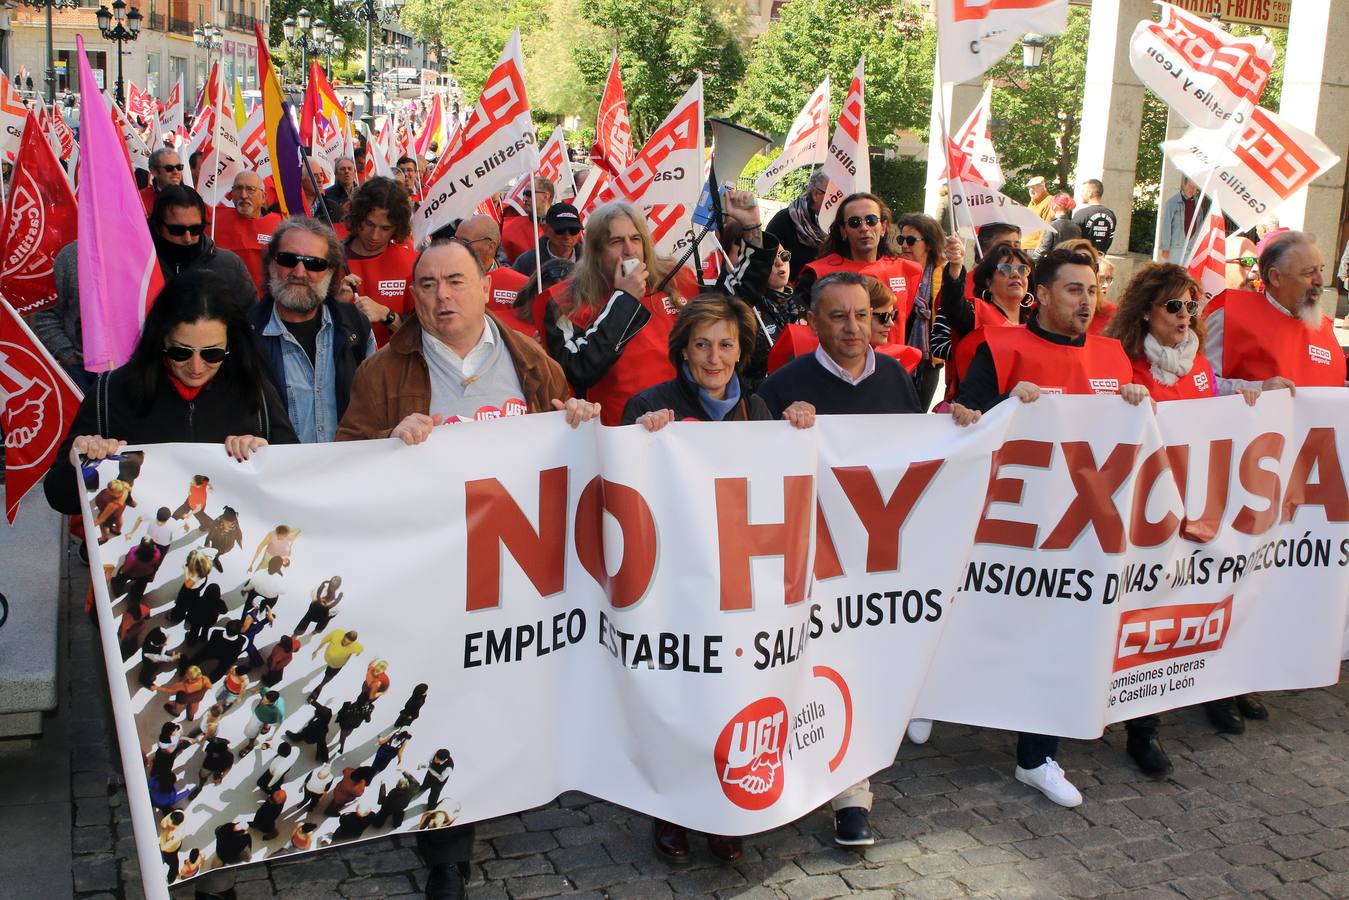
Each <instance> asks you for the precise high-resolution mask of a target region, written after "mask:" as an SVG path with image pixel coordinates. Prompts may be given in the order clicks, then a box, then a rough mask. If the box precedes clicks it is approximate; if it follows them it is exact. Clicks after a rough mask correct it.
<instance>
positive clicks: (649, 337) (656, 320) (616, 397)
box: [571, 292, 679, 425]
mask: <svg viewBox="0 0 1349 900" xmlns="http://www.w3.org/2000/svg"><path fill="white" fill-rule="evenodd" d="M642 305H643V306H645V307H646V308H647V310H648V311H650V313H651V318H650V319H649V320H648V321H647V323H646V324H645V325H643V326H642V327H641V329H640V330H639V331H638V332H637V333H636V334H635V335H633V336H632V337H631V338H630V339H629V340H628V342H627V344H626V345H624V347H623V351H622V353H621V354H619V357H618V359H617V360H615V361H614V364H613V365H611V366H610V367H609V371H607V372H605V373H604V375H603V376H601V378H600V380H599V381H597V382H595V383H594V384H593V385H591V386H590V388H589V389H588V390H587V391H586V392H585V396H586V399H587V400H589V401H591V402H592V403H598V404H600V421H601V422H602V423H603V424H605V425H620V424H622V421H623V407H624V406H625V405H627V402H628V400H630V399H631V398H632V396H633V395H634V394H637V393H640V392H641V391H644V390H646V389H647V388H649V387H651V386H652V385H656V384H660V383H662V382H665V381H669V380H670V379H672V378H674V377H675V370H674V366H672V365H670V331H671V330H672V329H673V328H674V321H675V317H676V316H678V315H679V307H677V306H676V305H675V303H674V301H673V300H671V299H670V297H669V295H668V294H666V293H664V292H661V293H659V294H647V295H646V296H645V297H643V298H642ZM601 309H602V307H601ZM598 313H599V309H596V308H595V307H585V308H583V309H578V310H574V311H573V313H572V316H571V323H572V326H573V327H574V328H576V329H577V330H578V331H584V330H585V329H587V328H589V327H590V325H591V323H592V322H593V321H594V319H595V316H596V315H597V314H598Z"/></svg>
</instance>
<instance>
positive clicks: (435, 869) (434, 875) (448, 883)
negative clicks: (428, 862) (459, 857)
mask: <svg viewBox="0 0 1349 900" xmlns="http://www.w3.org/2000/svg"><path fill="white" fill-rule="evenodd" d="M463 897H464V876H463V875H461V874H459V869H458V868H457V867H455V866H450V865H439V866H432V867H431V874H430V875H428V876H427V878H426V900H463Z"/></svg>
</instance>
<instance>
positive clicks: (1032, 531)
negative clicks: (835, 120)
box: [81, 389, 1349, 897]
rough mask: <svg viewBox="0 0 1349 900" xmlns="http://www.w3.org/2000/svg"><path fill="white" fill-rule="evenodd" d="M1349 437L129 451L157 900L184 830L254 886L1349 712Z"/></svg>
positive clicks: (1010, 431) (134, 735) (744, 815)
mask: <svg viewBox="0 0 1349 900" xmlns="http://www.w3.org/2000/svg"><path fill="white" fill-rule="evenodd" d="M1346 402H1349V398H1346V394H1345V392H1344V391H1342V390H1334V389H1305V390H1300V391H1298V394H1297V398H1296V400H1295V401H1294V399H1293V398H1291V397H1289V395H1288V394H1287V393H1286V392H1281V391H1280V392H1268V393H1266V394H1265V395H1264V396H1262V397H1261V398H1260V400H1259V402H1258V403H1257V405H1256V407H1255V408H1250V407H1247V406H1246V405H1245V404H1244V403H1243V401H1242V400H1241V399H1239V398H1234V397H1233V398H1222V399H1216V400H1201V401H1186V402H1178V403H1166V404H1162V405H1161V407H1160V409H1159V410H1158V411H1157V412H1156V413H1155V414H1154V412H1153V411H1152V410H1151V409H1150V408H1149V407H1148V406H1147V405H1144V406H1143V407H1142V408H1138V407H1129V406H1126V405H1125V404H1124V403H1123V401H1121V400H1120V399H1118V398H1110V397H1045V398H1043V399H1042V400H1040V401H1039V402H1037V403H1034V404H1030V405H1024V406H1023V405H1019V404H1015V403H1005V404H1003V405H1002V406H1001V407H999V408H998V409H996V410H994V411H993V412H992V413H991V414H990V415H988V416H986V417H985V418H984V420H983V421H982V422H980V423H979V424H977V425H976V426H973V427H971V428H968V429H957V428H956V427H955V426H954V425H952V424H951V422H950V421H949V419H947V418H946V417H939V416H903V417H896V416H889V417H887V416H871V417H868V416H847V417H845V416H832V417H830V416H825V417H821V418H820V420H819V423H818V424H817V425H816V427H815V428H813V429H808V430H800V431H798V430H793V429H792V428H790V427H789V426H787V425H786V424H785V423H781V422H754V423H737V424H722V423H717V424H701V423H695V424H682V423H676V424H675V425H672V426H670V427H668V428H666V429H664V430H662V431H660V432H657V433H654V434H652V433H648V432H646V431H645V430H642V429H641V428H638V427H629V428H601V427H599V426H597V425H591V424H588V425H585V426H583V427H581V428H580V429H576V430H573V429H570V428H567V427H566V426H565V424H564V422H563V420H562V417H561V416H560V415H558V414H549V415H537V416H507V417H505V418H502V419H500V420H497V421H491V422H482V423H472V424H460V425H453V426H448V427H444V428H439V429H437V430H436V432H435V434H433V435H432V437H431V438H430V440H429V441H428V442H427V443H425V444H422V445H420V446H416V447H405V446H403V445H402V444H401V443H399V442H397V441H369V442H363V443H355V444H327V445H319V446H304V447H271V448H267V449H265V450H264V451H262V452H261V453H259V454H258V455H257V456H255V457H254V458H253V459H251V460H250V461H249V462H247V463H243V464H239V463H236V462H233V461H231V460H229V459H227V457H226V456H225V454H224V452H223V449H222V448H220V447H216V446H204V445H191V446H190V445H156V446H148V447H143V448H126V449H125V450H124V451H123V452H122V454H121V458H120V459H110V460H108V461H105V462H103V463H102V464H100V465H98V466H95V467H89V468H86V469H85V470H84V471H83V472H82V473H81V477H82V479H83V480H82V486H83V489H84V490H85V494H86V497H87V500H88V504H87V508H86V511H85V527H86V531H87V532H88V533H89V534H90V535H102V536H104V537H105V538H106V539H105V541H104V542H103V543H101V544H100V543H98V542H96V541H90V555H91V565H92V567H93V570H94V572H95V574H96V575H97V576H98V577H96V578H95V579H94V587H95V593H96V597H97V601H98V608H99V617H100V622H101V626H102V636H103V645H104V651H105V656H106V659H107V661H108V663H107V664H108V673H109V682H110V684H111V685H112V698H113V703H114V708H115V713H116V720H117V728H118V740H119V742H120V746H121V750H122V756H123V760H124V768H125V773H126V780H127V792H128V797H129V805H130V809H131V813H132V818H133V821H134V824H135V830H136V835H137V843H138V846H139V848H140V856H141V865H142V870H143V877H144V882H145V885H146V890H147V894H148V895H150V896H156V897H163V896H167V894H166V892H165V889H164V880H165V878H166V875H167V873H168V871H169V869H168V867H167V866H166V864H165V860H164V857H162V856H161V853H160V845H159V843H158V833H159V831H160V829H162V828H170V827H173V828H176V829H177V832H178V836H179V837H181V841H182V843H181V849H180V853H182V854H183V855H186V854H187V853H188V852H190V851H191V850H192V849H199V850H201V851H202V854H203V856H205V857H206V858H207V859H208V860H209V861H210V865H214V864H216V861H217V854H216V851H217V849H219V848H218V844H217V835H221V834H226V833H227V832H228V831H229V830H230V829H232V828H234V827H235V826H237V827H238V828H240V829H243V830H245V831H247V833H248V834H249V835H250V841H249V843H248V845H247V847H246V850H245V852H243V853H242V854H240V853H238V852H237V851H236V852H235V854H233V855H231V854H229V853H228V852H227V853H226V856H227V857H228V858H227V859H225V860H224V863H225V864H233V863H235V862H248V861H259V860H263V859H275V858H277V857H278V856H282V855H286V854H293V853H296V852H298V851H296V850H295V845H296V842H295V840H293V835H295V834H296V832H297V831H301V832H303V829H304V828H305V826H312V827H311V828H310V829H309V831H308V832H303V833H302V834H301V839H302V842H305V839H306V838H308V839H311V840H307V843H308V845H310V846H313V847H322V846H325V845H326V844H328V843H345V842H348V841H352V840H358V839H369V838H377V837H380V836H383V835H387V834H389V833H391V832H395V831H408V830H414V829H418V828H429V827H438V826H442V825H446V824H451V823H468V822H473V821H479V820H483V819H488V818H491V817H494V816H499V815H503V814H507V813H511V812H515V811H519V810H523V809H528V808H531V807H534V806H538V805H540V804H543V803H546V802H548V801H550V800H552V799H553V798H554V797H556V796H557V795H558V794H559V793H560V792H562V791H564V790H579V791H585V792H588V793H590V794H593V795H596V796H599V797H603V798H606V799H609V800H612V801H614V802H616V803H620V804H622V805H624V806H628V807H631V808H633V809H636V810H639V811H641V812H643V813H646V814H649V815H652V816H658V817H660V818H663V819H667V820H670V821H674V822H678V823H680V824H683V825H686V826H689V827H692V828H696V829H700V830H704V831H710V832H713V833H720V834H745V833H751V832H758V831H763V830H766V829H769V828H773V827H776V826H778V825H781V824H783V823H785V822H789V821H791V820H793V819H795V818H797V817H799V816H801V815H804V814H805V813H806V812H808V811H810V810H811V809H813V808H814V807H816V806H818V805H820V804H822V803H824V802H826V801H827V800H829V798H831V797H832V796H834V795H835V794H837V793H838V792H839V791H841V790H842V789H844V788H846V787H848V786H849V785H851V784H853V783H854V782H856V781H858V780H859V779H861V778H863V777H866V776H869V775H870V774H872V773H874V772H876V771H878V770H880V769H882V768H884V767H886V766H888V765H890V764H891V763H892V762H893V760H894V756H895V752H896V749H897V747H898V746H899V743H900V740H901V738H902V735H903V732H904V728H905V724H906V723H907V721H908V719H909V718H910V716H915V715H916V716H921V717H925V718H932V719H936V720H941V721H949V722H960V723H966V724H971V725H979V726H985V727H992V728H1001V729H1007V730H1009V731H1012V730H1024V731H1031V732H1037V733H1044V734H1059V735H1064V736H1068V737H1076V738H1083V739H1091V738H1094V737H1096V736H1098V735H1100V733H1101V731H1102V728H1103V727H1104V726H1105V725H1106V724H1107V723H1110V722H1116V721H1122V720H1126V719H1130V718H1134V717H1136V716H1140V715H1145V714H1149V713H1155V712H1159V711H1163V710H1167V709H1173V708H1176V707H1182V706H1189V705H1192V704H1195V703H1199V702H1202V701H1204V700H1209V699H1214V698H1219V697H1229V696H1232V695H1234V694H1239V693H1243V692H1248V691H1257V690H1276V689H1291V688H1303V687H1312V686H1319V685H1326V684H1331V683H1334V682H1335V681H1336V680H1337V679H1338V678H1339V663H1340V659H1341V657H1342V655H1343V649H1344V643H1345V640H1344V635H1345V622H1346V604H1347V603H1349V489H1347V488H1346V483H1345V479H1344V471H1345V442H1346V440H1349V435H1346V433H1345V432H1344V430H1343V422H1345V421H1346V416H1345V413H1346ZM502 448H509V449H508V451H507V452H503V450H502ZM137 453H141V454H143V456H137V455H136V454H137ZM372 471H378V472H381V473H383V474H382V475H381V481H380V489H379V490H378V491H342V490H338V491H334V490H333V485H335V484H336V485H350V484H359V483H362V480H363V479H365V478H366V477H368V473H369V472H372ZM128 496H129V497H134V499H135V500H136V505H135V506H134V507H132V506H130V505H127V504H125V502H124V501H125V499H126V498H127V497H128ZM118 498H121V500H122V501H123V508H122V510H121V511H120V512H118V511H117V508H116V504H117V503H118V502H119V499H118ZM110 508H111V509H113V512H111V513H109V512H108V510H109V509H110ZM161 508H163V509H165V510H167V511H168V514H169V518H168V523H167V524H168V528H167V530H165V529H162V528H156V529H155V530H154V531H153V532H150V531H148V530H147V529H148V528H149V526H150V523H151V522H152V521H153V520H154V518H155V516H156V511H157V510H159V509H161ZM157 544H158V545H157ZM105 573H106V577H105ZM142 605H143V607H144V610H143V611H142V610H141V606H142ZM119 639H120V641H119ZM119 644H120V645H121V646H120V647H119ZM235 665H240V666H241V667H242V668H241V669H239V670H232V667H233V666H235ZM244 676H247V679H248V680H247V681H246V682H245V681H243V680H242V679H243V678H244ZM203 679H205V680H208V681H209V683H207V681H204V680H203ZM418 696H420V697H421V698H422V700H423V702H419V701H418V700H417V698H418ZM578 697H584V698H585V702H584V703H578V702H576V698H578ZM1011 740H1013V738H1012V737H1011V736H1010V735H1009V736H1008V741H1009V742H1010V741H1011ZM283 748H285V749H284V750H283ZM441 751H444V753H443V754H442V753H441ZM446 757H448V758H449V759H450V760H451V761H452V767H449V768H447V767H446V766H445V765H444V763H443V761H444V759H445V758H446ZM437 758H439V759H440V760H441V761H442V762H441V764H439V768H436V766H437V763H436V760H437ZM146 760H148V761H149V765H148V766H147V763H146ZM433 768H435V769H436V771H437V772H439V773H440V775H443V776H444V778H445V780H444V783H443V786H439V787H437V785H438V784H439V783H440V782H439V778H438V777H431V776H430V774H429V773H430V771H431V770H432V769H433ZM147 769H148V771H149V772H150V775H149V777H147ZM339 785H340V789H339ZM278 786H279V788H280V790H281V791H283V792H284V793H283V794H282V795H279V796H278V795H277V794H276V793H275V790H276V788H277V787H278ZM390 798H393V799H392V800H391V799H390ZM310 801H312V803H311V802H310ZM173 809H177V810H179V811H180V813H181V818H182V822H181V824H175V822H174V818H175V815H176V814H174V813H172V812H171V810H173ZM250 825H251V827H250Z"/></svg>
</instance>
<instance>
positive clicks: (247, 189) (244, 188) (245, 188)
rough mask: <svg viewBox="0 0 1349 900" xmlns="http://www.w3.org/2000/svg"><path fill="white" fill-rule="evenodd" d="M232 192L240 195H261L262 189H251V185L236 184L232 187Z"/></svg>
mask: <svg viewBox="0 0 1349 900" xmlns="http://www.w3.org/2000/svg"><path fill="white" fill-rule="evenodd" d="M234 190H235V191H237V192H239V193H240V194H260V193H262V188H259V187H253V185H251V184H236V185H235V186H234Z"/></svg>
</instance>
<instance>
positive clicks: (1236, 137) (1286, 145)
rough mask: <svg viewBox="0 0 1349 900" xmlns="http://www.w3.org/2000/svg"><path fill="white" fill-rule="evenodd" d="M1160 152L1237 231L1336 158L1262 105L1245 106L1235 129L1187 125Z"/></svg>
mask: <svg viewBox="0 0 1349 900" xmlns="http://www.w3.org/2000/svg"><path fill="white" fill-rule="evenodd" d="M1225 137H1226V138H1227V141H1228V143H1224V142H1223V141H1224V138H1225ZM1162 151H1163V152H1164V153H1165V154H1166V155H1167V157H1168V158H1169V159H1170V160H1171V162H1172V163H1174V164H1175V166H1176V168H1178V169H1180V170H1181V171H1182V172H1184V173H1185V174H1186V175H1187V176H1189V177H1190V179H1191V180H1193V181H1194V182H1195V183H1196V184H1200V185H1207V193H1208V194H1209V195H1210V196H1212V197H1214V198H1216V199H1217V201H1218V202H1219V203H1220V204H1221V206H1222V209H1223V212H1225V213H1227V215H1229V216H1231V217H1232V219H1233V221H1235V222H1236V223H1237V225H1238V226H1239V227H1240V228H1241V229H1243V230H1244V229H1247V228H1253V227H1255V226H1256V225H1257V224H1258V223H1259V221H1260V219H1261V218H1263V217H1264V216H1266V215H1269V214H1271V213H1274V212H1276V211H1277V210H1278V208H1279V207H1280V206H1281V205H1282V204H1283V203H1284V201H1286V200H1287V199H1288V198H1289V197H1291V196H1293V195H1294V194H1295V193H1297V192H1298V191H1300V190H1302V189H1303V188H1305V187H1306V186H1307V185H1308V184H1309V183H1311V181H1312V180H1313V179H1315V178H1317V177H1319V176H1320V175H1321V174H1322V173H1324V172H1326V171H1327V170H1329V169H1330V168H1331V167H1332V166H1333V165H1335V164H1336V163H1337V162H1339V161H1340V157H1339V156H1338V155H1337V154H1336V153H1334V152H1333V151H1332V150H1331V149H1330V148H1329V147H1327V146H1326V145H1325V143H1324V142H1323V141H1322V140H1321V139H1320V138H1318V137H1317V136H1316V135H1314V134H1311V133H1309V132H1306V131H1303V130H1302V129H1300V128H1298V127H1296V126H1295V125H1293V124H1291V123H1290V122H1288V121H1287V120H1286V119H1283V118H1281V117H1280V116H1278V115H1277V114H1275V113H1272V112H1270V111H1269V110H1267V109H1265V108H1264V107H1263V106H1257V107H1255V108H1254V109H1253V110H1251V114H1250V117H1249V118H1248V119H1247V121H1246V122H1245V124H1244V125H1242V126H1241V127H1240V128H1236V129H1233V130H1231V131H1228V132H1224V131H1220V130H1216V129H1200V128H1190V129H1189V130H1187V131H1186V132H1185V134H1183V135H1181V137H1179V138H1177V139H1176V140H1174V141H1166V142H1164V143H1163V144H1162Z"/></svg>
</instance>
